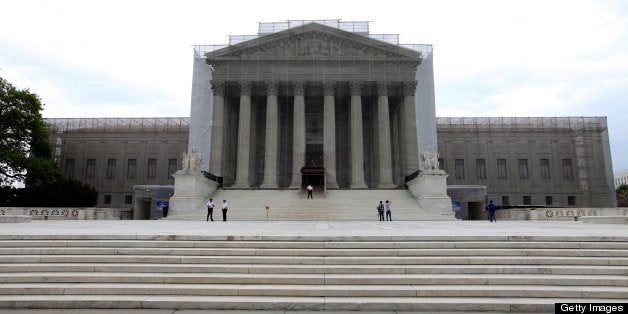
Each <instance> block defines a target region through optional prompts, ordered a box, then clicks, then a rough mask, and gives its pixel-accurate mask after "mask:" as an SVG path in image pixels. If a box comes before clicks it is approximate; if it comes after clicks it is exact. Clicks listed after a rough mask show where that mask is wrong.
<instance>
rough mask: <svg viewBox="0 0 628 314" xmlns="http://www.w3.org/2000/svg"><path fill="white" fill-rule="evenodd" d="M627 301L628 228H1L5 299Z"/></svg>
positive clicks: (79, 304) (549, 304)
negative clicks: (229, 232) (380, 232)
mask: <svg viewBox="0 0 628 314" xmlns="http://www.w3.org/2000/svg"><path fill="white" fill-rule="evenodd" d="M626 300H628V239H626V238H621V237H588V238H587V237H583V236H580V237H553V236H552V237H543V236H538V237H516V236H510V237H508V236H502V237H499V236H497V237H495V236H494V237H488V236H487V237H484V236H480V237H478V236H474V237H458V236H448V237H438V236H414V237H375V236H362V237H359V236H352V237H336V236H323V237H321V236H307V235H305V236H297V237H292V236H192V235H188V236H182V235H180V236H177V235H170V236H142V235H137V236H129V235H108V236H97V235H92V236H85V235H83V236H70V235H68V236H62V235H58V236H3V237H0V308H5V309H6V308H10V309H19V308H77V309H87V308H107V309H111V308H116V309H117V308H120V309H222V310H227V309H233V310H236V309H240V310H241V309H255V310H262V309H267V310H270V309H272V310H371V311H377V310H386V311H446V312H451V311H496V312H509V311H511V312H553V311H554V303H555V302H581V303H582V302H626Z"/></svg>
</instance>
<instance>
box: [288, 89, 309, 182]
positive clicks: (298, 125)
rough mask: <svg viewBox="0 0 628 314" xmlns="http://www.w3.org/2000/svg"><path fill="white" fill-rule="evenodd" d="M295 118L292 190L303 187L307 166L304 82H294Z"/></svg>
mask: <svg viewBox="0 0 628 314" xmlns="http://www.w3.org/2000/svg"><path fill="white" fill-rule="evenodd" d="M293 87H294V88H293V91H294V117H293V119H292V121H293V123H292V132H293V135H292V183H290V188H296V189H298V188H300V187H301V168H302V167H303V166H305V97H304V93H305V91H304V89H305V86H304V82H303V81H294V82H293Z"/></svg>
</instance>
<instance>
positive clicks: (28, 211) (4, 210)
mask: <svg viewBox="0 0 628 314" xmlns="http://www.w3.org/2000/svg"><path fill="white" fill-rule="evenodd" d="M9 215H24V216H31V219H33V220H132V219H133V209H132V208H97V207H85V208H82V207H79V208H76V207H0V216H9Z"/></svg>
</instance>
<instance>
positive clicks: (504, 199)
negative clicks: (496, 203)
mask: <svg viewBox="0 0 628 314" xmlns="http://www.w3.org/2000/svg"><path fill="white" fill-rule="evenodd" d="M502 205H506V206H508V205H510V198H508V196H507V195H504V196H502Z"/></svg>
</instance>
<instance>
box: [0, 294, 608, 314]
mask: <svg viewBox="0 0 628 314" xmlns="http://www.w3.org/2000/svg"><path fill="white" fill-rule="evenodd" d="M616 302H618V301H617V299H600V298H494V297H486V298H481V297H440V298H437V297H394V298H392V297H272V296H271V297H266V296H167V295H153V296H147V295H2V296H0V308H13V309H24V308H56V309H201V310H202V309H207V310H281V311H286V310H290V311H298V310H311V311H321V310H328V311H361V310H366V311H438V312H448V311H451V312H457V311H465V312H469V311H471V312H485V311H492V312H553V311H554V303H616Z"/></svg>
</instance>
